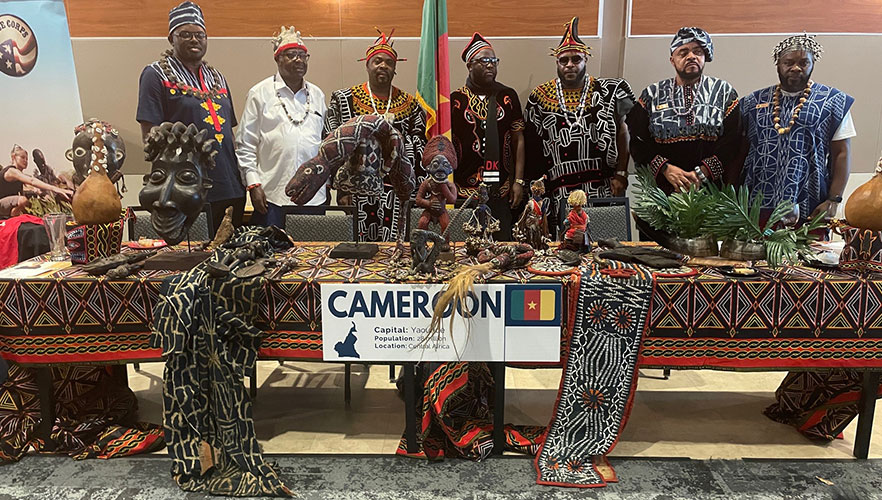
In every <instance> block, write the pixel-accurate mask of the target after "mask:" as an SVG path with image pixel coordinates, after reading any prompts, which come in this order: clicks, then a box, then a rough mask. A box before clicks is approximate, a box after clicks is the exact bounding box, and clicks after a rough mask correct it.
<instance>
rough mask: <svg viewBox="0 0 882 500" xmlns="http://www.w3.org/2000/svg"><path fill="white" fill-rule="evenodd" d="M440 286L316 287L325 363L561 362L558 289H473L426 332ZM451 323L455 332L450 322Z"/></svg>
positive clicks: (502, 286) (540, 286)
mask: <svg viewBox="0 0 882 500" xmlns="http://www.w3.org/2000/svg"><path fill="white" fill-rule="evenodd" d="M443 289H444V285H442V284H370V285H367V284H358V283H322V285H321V300H322V343H323V348H324V360H325V361H355V360H361V361H536V362H539V361H551V362H557V361H559V360H560V325H561V315H562V312H561V304H562V300H561V294H562V287H561V285H560V284H559V283H556V284H535V285H533V284H514V283H512V284H478V285H475V288H474V291H473V293H471V294H470V296H469V298H468V299H467V300H466V301H465V302H466V303H465V304H464V305H462V306H461V307H460V309H466V310H465V311H462V310H459V309H456V310H454V308H452V307H450V308H448V310H447V311H446V312H445V315H444V320H443V321H442V324H441V331H440V332H434V333H430V332H429V323H430V322H431V318H432V311H433V308H434V304H435V303H436V302H437V300H438V295H439V294H440V293H441V292H442V291H443ZM451 315H453V328H452V329H451V327H450V325H451V322H450V317H451Z"/></svg>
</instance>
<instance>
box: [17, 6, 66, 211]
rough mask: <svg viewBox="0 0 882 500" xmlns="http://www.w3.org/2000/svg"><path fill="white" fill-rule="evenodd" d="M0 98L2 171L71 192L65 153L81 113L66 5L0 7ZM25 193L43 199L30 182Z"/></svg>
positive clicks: (26, 185)
mask: <svg viewBox="0 0 882 500" xmlns="http://www.w3.org/2000/svg"><path fill="white" fill-rule="evenodd" d="M0 95H2V96H3V113H2V116H3V119H2V120H0V167H2V168H5V167H7V166H9V165H14V166H15V167H16V168H18V169H19V170H22V171H23V172H24V173H25V174H27V175H28V176H32V177H34V178H36V179H38V180H41V181H43V182H47V183H49V184H52V185H56V186H59V187H72V184H71V182H70V179H71V177H72V174H73V166H72V164H71V162H70V161H68V160H67V158H66V157H65V152H66V151H67V150H68V149H69V148H70V146H71V141H72V139H73V137H74V136H73V129H74V127H76V126H77V125H79V124H80V123H82V122H83V112H82V108H81V107H80V93H79V88H78V87H77V75H76V70H75V69H74V60H73V49H72V48H71V43H70V32H69V31H68V27H67V16H66V14H65V10H64V2H63V1H62V0H4V1H2V2H0ZM16 146H18V147H16ZM13 152H15V153H16V154H13ZM3 182H6V181H5V180H4V179H3V178H2V177H0V183H3ZM24 190H25V191H26V192H25V193H22V194H25V195H34V196H36V195H39V194H41V191H37V189H36V188H32V187H31V185H30V184H28V183H27V182H25V186H24Z"/></svg>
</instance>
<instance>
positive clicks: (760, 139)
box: [740, 34, 857, 219]
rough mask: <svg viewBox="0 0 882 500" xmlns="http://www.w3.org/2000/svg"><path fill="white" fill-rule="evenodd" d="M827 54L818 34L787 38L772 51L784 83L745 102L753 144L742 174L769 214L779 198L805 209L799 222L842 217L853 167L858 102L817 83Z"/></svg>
mask: <svg viewBox="0 0 882 500" xmlns="http://www.w3.org/2000/svg"><path fill="white" fill-rule="evenodd" d="M823 51H824V49H823V48H822V47H821V44H820V43H818V42H817V41H816V40H815V39H814V37H813V36H809V35H806V34H802V35H796V36H792V37H789V38H787V39H785V40H783V41H782V42H781V43H779V44H778V45H777V46H776V47H775V49H774V51H773V52H772V58H773V59H774V61H775V65H776V67H777V70H778V80H779V83H778V84H776V85H772V86H770V87H766V88H764V89H760V90H757V91H756V92H753V93H752V94H749V95H747V96H745V97H744V98H743V99H742V100H741V104H740V106H741V116H742V120H743V123H744V132H745V136H746V140H747V143H748V153H747V158H746V159H745V161H744V168H743V170H742V173H741V177H742V180H743V182H744V184H745V185H746V186H748V187H749V188H750V191H751V193H752V195H757V194H762V196H763V209H765V210H766V211H771V210H772V209H774V208H775V206H776V205H777V204H778V203H780V202H781V201H785V200H786V201H792V202H793V203H795V204H796V205H798V206H799V218H800V219H806V218H808V217H813V216H815V215H823V216H825V217H832V216H833V215H835V214H836V210H837V208H838V206H839V203H841V202H842V193H843V191H844V190H845V185H846V183H847V182H848V173H849V170H850V160H851V158H850V149H851V142H850V139H851V138H852V137H854V136H856V135H857V132H856V131H855V128H854V121H853V120H852V118H851V106H852V103H854V98H853V97H851V96H850V95H848V94H846V93H845V92H842V91H841V90H839V89H836V88H833V87H829V86H827V85H822V84H820V83H817V82H813V81H812V80H811V76H812V71H813V70H814V67H815V63H816V62H817V61H818V60H819V59H820V58H821V54H822V53H823Z"/></svg>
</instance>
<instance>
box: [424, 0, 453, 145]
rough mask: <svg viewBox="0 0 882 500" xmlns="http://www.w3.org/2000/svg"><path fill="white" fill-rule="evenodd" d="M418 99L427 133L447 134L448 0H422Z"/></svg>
mask: <svg viewBox="0 0 882 500" xmlns="http://www.w3.org/2000/svg"><path fill="white" fill-rule="evenodd" d="M416 97H417V100H418V101H419V102H420V104H422V106H423V107H424V108H425V109H426V114H427V115H428V116H427V120H426V136H427V137H428V138H430V139H431V138H432V137H434V136H436V135H445V136H447V137H448V138H450V57H449V46H448V41H447V0H424V1H423V26H422V30H421V33H420V56H419V62H418V64H417V92H416Z"/></svg>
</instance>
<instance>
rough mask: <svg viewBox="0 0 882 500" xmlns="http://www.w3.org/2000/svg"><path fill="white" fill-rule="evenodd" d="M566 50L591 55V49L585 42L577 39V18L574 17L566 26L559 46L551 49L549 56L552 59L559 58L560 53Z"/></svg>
mask: <svg viewBox="0 0 882 500" xmlns="http://www.w3.org/2000/svg"><path fill="white" fill-rule="evenodd" d="M568 50H575V51H578V52H583V53H585V54H587V55H589V56H590V55H591V47H589V46H587V45H585V42H583V41H582V39H581V38H579V18H578V17H574V18H572V19H571V20H570V22H568V23H567V24H566V30H564V34H563V38H561V40H560V45H558V46H557V48H552V49H551V55H552V56H554V57H557V56H559V55H560V54H561V53H562V52H566V51H568Z"/></svg>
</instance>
